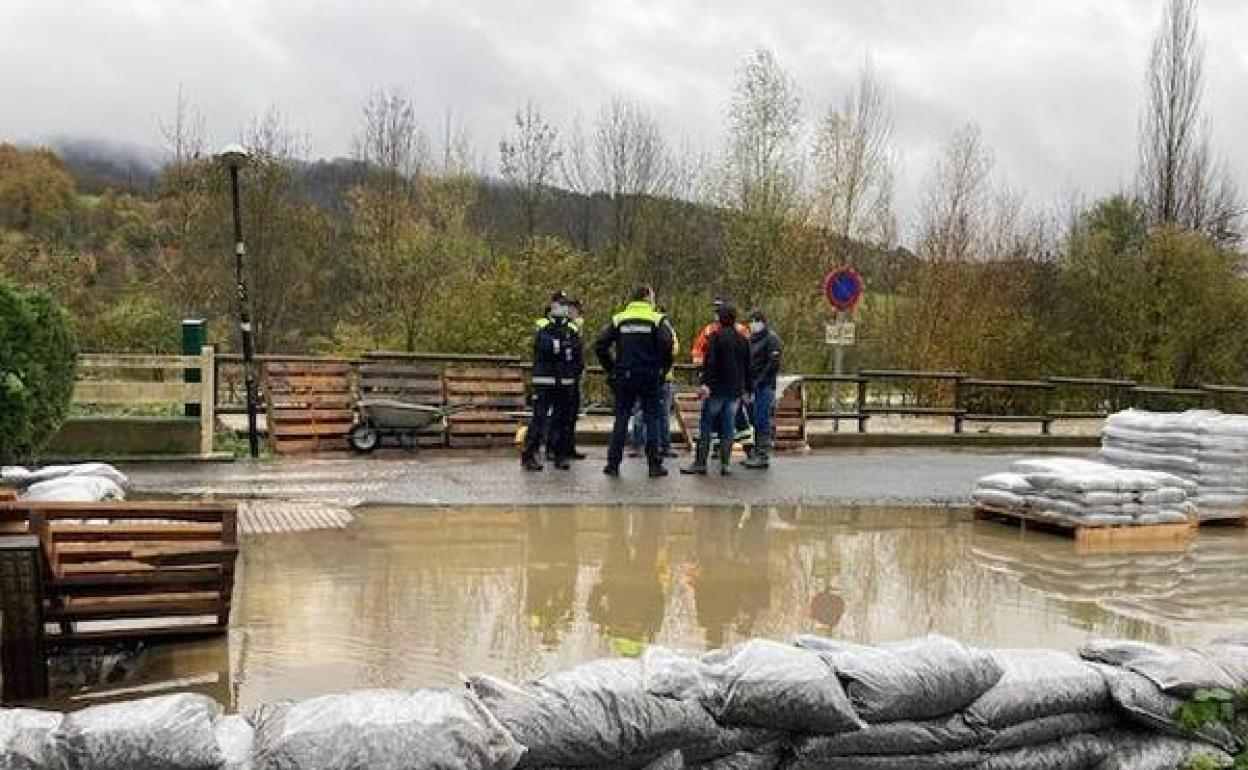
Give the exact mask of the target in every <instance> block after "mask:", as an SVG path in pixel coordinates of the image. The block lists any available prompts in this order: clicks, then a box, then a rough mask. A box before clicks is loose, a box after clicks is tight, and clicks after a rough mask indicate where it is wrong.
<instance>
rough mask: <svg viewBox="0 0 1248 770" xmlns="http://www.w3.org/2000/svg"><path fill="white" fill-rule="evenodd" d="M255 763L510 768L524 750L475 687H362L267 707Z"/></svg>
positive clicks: (256, 721) (293, 767) (291, 768)
mask: <svg viewBox="0 0 1248 770" xmlns="http://www.w3.org/2000/svg"><path fill="white" fill-rule="evenodd" d="M250 721H251V723H252V724H253V725H254V726H255V729H256V734H255V745H254V748H253V754H252V766H253V768H254V770H323V769H324V768H342V769H343V770H346V769H347V768H350V769H351V770H365V768H367V769H368V770H435V769H436V770H511V768H513V767H515V765H516V763H517V762H518V761H519V760H520V756H521V754H522V753H523V749H522V748H521V747H520V745H519V744H517V743H516V741H515V740H514V739H512V737H511V736H510V735H509V734H508V733H507V731H506V730H504V729H503V728H502V726H501V725H500V724H499V723H498V721H497V720H496V719H494V717H493V716H492V715H491V714H490V713H489V711H487V710H486V708H485V707H484V706H483V705H482V704H481V703H480V701H478V700H477V699H476V698H475V697H474V696H472V695H471V694H469V693H458V692H456V693H452V692H442V691H433V690H418V691H414V692H401V691H398V690H360V691H357V692H350V693H345V694H340V695H328V696H325V697H321V698H313V699H312V700H306V701H300V702H297V703H296V702H283V703H274V704H269V705H264V706H261V707H260V708H258V709H256V711H254V712H253V713H252V714H251V717H250Z"/></svg>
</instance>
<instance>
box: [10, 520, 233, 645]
mask: <svg viewBox="0 0 1248 770" xmlns="http://www.w3.org/2000/svg"><path fill="white" fill-rule="evenodd" d="M0 523H3V524H4V525H5V526H6V527H9V528H13V529H24V530H25V531H27V532H29V533H30V534H34V535H36V536H38V537H39V542H40V545H41V548H42V550H43V556H44V562H45V565H46V572H47V575H46V580H45V590H46V607H47V608H46V612H45V615H44V616H45V619H46V620H47V621H48V622H49V623H50V624H55V625H56V626H57V629H58V630H57V633H54V634H51V635H50V636H49V637H48V642H49V643H50V644H54V645H55V644H75V643H95V642H101V641H111V640H118V639H123V640H124V639H148V638H152V637H183V636H203V635H212V634H220V633H224V632H225V630H226V628H227V627H228V626H229V620H230V603H231V597H232V595H233V591H234V565H235V560H236V558H237V556H238V523H237V506H236V504H234V503H220V502H169V501H161V502H155V501H144V502H129V501H128V502H103V503H48V502H25V501H12V502H0ZM116 621H126V622H125V623H118V622H116Z"/></svg>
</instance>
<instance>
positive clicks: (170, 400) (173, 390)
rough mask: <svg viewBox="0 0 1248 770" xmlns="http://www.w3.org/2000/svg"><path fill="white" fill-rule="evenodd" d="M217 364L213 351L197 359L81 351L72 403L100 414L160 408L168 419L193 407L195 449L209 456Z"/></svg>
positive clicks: (205, 352)
mask: <svg viewBox="0 0 1248 770" xmlns="http://www.w3.org/2000/svg"><path fill="white" fill-rule="evenodd" d="M215 361H216V358H215V356H214V353H213V349H212V348H211V347H205V348H203V349H202V350H201V351H200V354H199V355H198V356H169V355H130V354H111V353H83V354H81V355H79V356H78V375H77V380H76V381H75V383H74V396H73V401H74V404H76V405H78V406H80V407H88V408H90V409H93V410H100V411H108V410H110V409H113V410H120V411H123V412H124V411H140V412H141V411H143V410H149V409H152V408H153V407H156V408H163V409H162V411H164V412H165V413H166V415H167V416H174V415H178V414H181V413H182V412H183V410H184V409H185V407H186V406H187V405H197V406H198V407H199V433H200V440H199V450H200V453H201V454H203V455H205V456H206V455H210V454H212V451H213V435H214V433H215V429H216V420H217V416H216V405H217V385H216V378H215V373H216V364H215ZM196 379H198V381H196Z"/></svg>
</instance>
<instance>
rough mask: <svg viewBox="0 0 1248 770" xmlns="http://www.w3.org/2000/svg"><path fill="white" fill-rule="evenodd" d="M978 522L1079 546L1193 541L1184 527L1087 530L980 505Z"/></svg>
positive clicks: (1025, 513) (1075, 525)
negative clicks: (1053, 536) (1062, 539)
mask: <svg viewBox="0 0 1248 770" xmlns="http://www.w3.org/2000/svg"><path fill="white" fill-rule="evenodd" d="M974 516H975V519H976V520H977V521H1000V522H1005V523H1008V524H1014V525H1017V526H1019V527H1021V528H1023V529H1029V528H1030V529H1035V530H1038V531H1040V532H1051V533H1055V534H1060V535H1064V536H1066V537H1070V538H1073V539H1074V540H1075V542H1076V544H1078V545H1080V546H1120V545H1143V546H1146V547H1147V546H1148V544H1161V545H1163V546H1164V545H1174V544H1184V543H1186V542H1187V541H1188V540H1190V539H1191V537H1192V531H1193V527H1192V525H1191V524H1190V523H1185V524H1154V525H1151V526H1127V525H1121V526H1102V527H1088V526H1080V525H1077V524H1071V523H1068V522H1061V521H1052V520H1050V519H1044V518H1040V517H1038V516H1035V515H1033V514H1031V513H1028V512H1026V511H1018V510H1008V509H1005V508H998V507H996V506H989V505H978V506H976V507H975V509H974Z"/></svg>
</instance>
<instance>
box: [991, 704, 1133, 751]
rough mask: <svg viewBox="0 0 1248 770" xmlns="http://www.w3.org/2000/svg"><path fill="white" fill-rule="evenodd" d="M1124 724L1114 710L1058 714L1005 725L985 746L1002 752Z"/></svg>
mask: <svg viewBox="0 0 1248 770" xmlns="http://www.w3.org/2000/svg"><path fill="white" fill-rule="evenodd" d="M1122 725H1123V719H1122V717H1121V716H1120V715H1119V714H1118V713H1117V712H1115V711H1083V712H1079V713H1076V714H1057V715H1055V716H1051V717H1041V718H1039V719H1033V720H1031V721H1029V722H1023V723H1021V724H1017V725H1014V726H1012V727H1006V728H1002V729H1001V730H999V731H997V733H996V734H995V735H993V736H992V738H991V739H990V740H989V741H988V743H987V745H986V746H985V747H984V748H985V749H986V750H987V751H993V752H1001V751H1009V750H1010V749H1017V748H1022V747H1023V746H1041V745H1043V744H1046V743H1051V742H1053V741H1057V740H1061V739H1062V738H1063V737H1065V736H1067V735H1079V734H1080V733H1097V732H1101V731H1103V730H1108V729H1110V728H1114V727H1121V726H1122Z"/></svg>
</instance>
